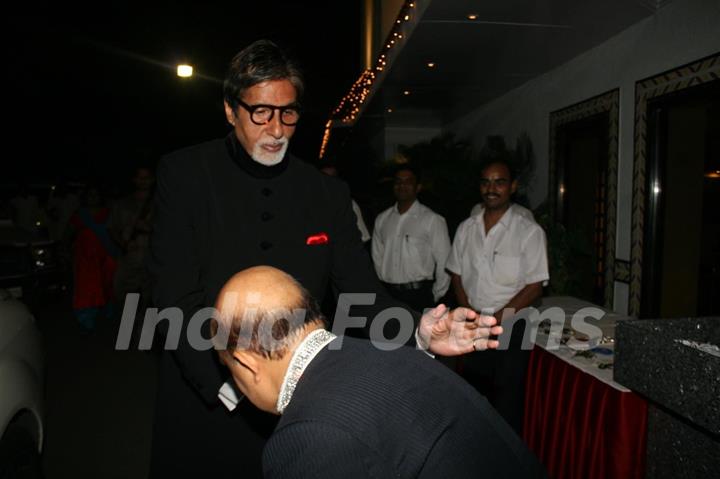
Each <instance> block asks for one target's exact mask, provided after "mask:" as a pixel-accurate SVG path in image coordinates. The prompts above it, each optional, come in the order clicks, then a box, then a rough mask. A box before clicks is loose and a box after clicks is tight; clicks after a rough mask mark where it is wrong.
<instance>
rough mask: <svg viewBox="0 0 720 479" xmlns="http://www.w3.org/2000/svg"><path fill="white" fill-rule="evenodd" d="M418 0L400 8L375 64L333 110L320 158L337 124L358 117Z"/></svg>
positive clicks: (348, 121)
mask: <svg viewBox="0 0 720 479" xmlns="http://www.w3.org/2000/svg"><path fill="white" fill-rule="evenodd" d="M416 4H417V0H416V1H413V2H405V4H404V5H403V7H402V8H401V9H400V12H399V14H398V17H397V19H396V20H395V25H394V26H393V30H392V31H391V32H390V33H389V34H388V38H387V40H386V42H385V44H384V45H383V48H382V51H381V52H380V55H379V56H378V58H377V60H376V61H375V65H374V66H373V67H371V68H370V69H367V70H363V72H362V73H361V74H360V77H359V78H358V79H357V80H355V83H353V85H352V86H351V87H350V91H348V93H347V94H346V95H345V96H344V97H343V98H342V99H341V100H340V103H339V104H338V106H337V107H336V108H335V109H334V110H333V112H332V114H331V116H330V118H331V119H330V120H329V121H328V122H327V124H326V125H325V133H324V135H323V140H322V144H321V146H320V158H322V157H323V155H324V154H325V152H326V149H327V144H328V142H329V141H330V135H331V131H332V129H333V128H334V127H335V126H350V125H351V124H352V123H354V122H355V120H356V119H357V118H358V115H359V114H360V111H361V109H362V107H363V105H364V104H365V102H366V101H367V99H368V95H369V94H370V92H371V91H372V88H373V84H374V83H375V80H376V79H377V76H378V75H379V74H380V73H381V72H383V71H384V70H385V67H386V66H387V58H388V57H389V55H390V52H391V51H392V49H393V48H395V47H397V46H398V45H400V44H401V43H402V42H401V41H400V40H402V39H403V37H404V34H403V31H402V29H403V28H405V26H404V22H403V20H404V21H405V22H408V21H410V19H411V18H412V17H411V16H410V14H409V11H410V9H412V8H415V6H416Z"/></svg>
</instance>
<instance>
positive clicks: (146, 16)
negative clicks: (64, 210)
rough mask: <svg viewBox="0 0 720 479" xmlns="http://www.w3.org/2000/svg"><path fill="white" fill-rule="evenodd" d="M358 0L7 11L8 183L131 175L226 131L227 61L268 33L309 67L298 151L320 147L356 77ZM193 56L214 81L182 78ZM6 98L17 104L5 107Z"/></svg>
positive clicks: (43, 6)
mask: <svg viewBox="0 0 720 479" xmlns="http://www.w3.org/2000/svg"><path fill="white" fill-rule="evenodd" d="M361 4H362V2H360V1H358V0H342V1H337V0H327V1H312V2H303V1H291V0H288V1H264V2H247V1H235V2H218V1H204V2H190V1H185V0H183V1H175V2H168V1H150V2H137V1H135V0H132V1H130V2H128V1H116V0H110V1H98V2H93V3H84V2H83V3H77V2H70V3H66V2H52V3H49V2H45V3H42V2H41V3H29V2H25V4H24V5H20V6H17V5H16V6H13V7H12V8H13V9H14V11H12V10H11V11H5V12H4V14H3V16H4V17H5V22H7V23H8V25H7V27H6V28H5V29H4V32H3V34H2V35H3V36H4V37H5V38H4V41H3V50H4V55H3V61H4V62H5V64H6V66H5V68H4V70H5V72H6V74H5V75H4V77H5V79H4V80H3V83H4V84H5V89H4V95H3V96H4V100H5V108H4V109H3V110H4V111H3V113H4V116H5V121H4V123H5V124H6V125H8V126H5V127H4V128H3V130H4V131H3V136H4V137H5V141H4V143H5V154H4V155H3V157H4V158H3V174H2V179H1V181H2V182H3V183H7V182H8V181H16V180H17V179H22V178H24V179H26V180H29V181H45V180H51V179H53V178H57V177H58V176H64V177H66V178H69V179H80V180H83V179H85V178H89V177H96V178H97V177H98V176H99V177H101V178H105V179H107V178H113V177H117V176H118V175H123V174H125V173H126V171H127V170H128V169H129V168H131V167H132V165H134V164H136V163H138V162H153V161H156V160H157V159H158V158H159V157H160V156H161V155H162V154H163V153H167V152H170V151H173V150H175V149H177V148H181V147H184V146H188V145H192V144H194V143H198V142H201V141H205V140H208V139H212V138H216V137H219V136H223V135H225V134H226V133H227V132H228V131H229V126H228V125H227V124H226V122H225V119H224V112H223V110H222V84H221V80H222V78H223V77H224V74H225V69H226V66H227V64H228V62H229V61H230V59H231V58H232V57H233V55H234V54H235V53H236V52H238V51H239V50H241V49H242V48H243V47H245V46H246V45H248V44H249V43H251V42H252V41H254V40H257V39H260V38H269V39H271V40H273V41H276V42H277V43H279V44H280V45H281V46H283V47H285V48H286V49H288V50H289V51H290V53H291V54H292V55H293V56H294V57H296V58H297V59H298V60H299V61H300V64H301V66H302V68H303V70H304V71H305V74H306V84H307V88H306V90H307V93H306V98H305V102H304V108H305V109H304V116H303V119H302V120H301V124H300V126H299V127H298V130H297V132H296V134H295V137H294V139H293V142H292V143H291V149H292V150H293V151H294V152H295V153H296V154H298V155H300V156H302V157H303V158H305V159H308V160H311V161H313V160H315V159H316V158H317V155H318V150H319V147H320V141H321V138H322V133H323V128H324V124H325V122H326V121H327V119H328V117H329V114H330V112H331V110H332V109H333V108H334V107H335V106H336V105H337V103H338V102H339V100H340V98H341V97H342V96H343V95H344V94H345V92H347V90H348V89H349V87H350V85H351V84H352V83H353V81H354V80H355V79H356V78H357V77H358V76H359V74H360V71H361V68H362V65H361V62H360V58H361V46H360V38H361V27H360V19H361ZM179 62H188V63H190V64H192V65H193V66H194V67H195V71H196V73H199V74H200V75H203V76H205V77H207V78H198V77H193V78H192V79H190V80H183V79H180V78H178V77H177V76H176V74H175V69H174V68H175V65H176V64H177V63H179ZM8 105H9V108H8Z"/></svg>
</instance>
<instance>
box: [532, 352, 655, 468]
mask: <svg viewBox="0 0 720 479" xmlns="http://www.w3.org/2000/svg"><path fill="white" fill-rule="evenodd" d="M646 434H647V403H646V402H645V400H643V399H642V398H640V397H639V396H638V395H636V394H634V393H632V392H622V391H620V390H618V389H615V388H613V387H611V386H609V385H608V384H605V383H603V382H602V381H599V380H598V379H596V378H594V377H592V376H591V375H589V374H586V373H584V372H582V371H580V370H579V369H577V368H575V367H573V366H571V365H570V364H568V363H567V362H565V361H563V360H562V359H560V358H558V357H556V356H554V355H553V354H551V353H549V352H547V351H545V350H543V349H542V348H539V347H537V346H536V347H535V348H534V349H533V351H532V353H531V357H530V364H529V367H528V375H527V387H526V395H525V422H524V434H523V436H524V439H525V442H526V443H527V444H528V446H529V447H530V449H532V450H533V451H534V452H535V454H536V455H537V456H538V457H539V458H540V461H541V462H542V463H543V464H544V465H545V467H546V468H547V471H548V473H549V474H550V477H552V478H554V479H575V478H577V479H580V478H582V479H601V478H602V479H605V478H607V479H632V478H636V479H644V477H645V441H646Z"/></svg>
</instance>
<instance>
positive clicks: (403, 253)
mask: <svg viewBox="0 0 720 479" xmlns="http://www.w3.org/2000/svg"><path fill="white" fill-rule="evenodd" d="M420 189H421V185H420V182H419V174H418V172H417V170H415V169H414V168H413V167H412V166H409V165H403V166H401V167H399V168H398V170H397V171H396V172H395V184H394V186H393V192H394V194H395V199H396V200H397V203H395V205H394V206H392V207H390V208H388V209H387V210H385V211H383V212H382V213H380V214H379V215H378V217H377V218H376V220H375V228H374V230H373V236H372V258H373V263H374V264H375V271H376V272H377V275H378V277H379V278H380V280H381V281H382V282H383V283H384V285H385V287H386V288H387V289H388V291H389V292H390V294H391V295H392V296H393V297H395V298H396V299H398V300H400V301H403V302H404V303H407V304H408V305H409V306H411V307H412V308H415V309H416V310H418V311H422V308H425V307H427V305H428V304H434V303H436V302H437V301H438V300H439V299H440V298H441V297H442V296H443V295H444V294H445V292H446V291H447V290H448V288H449V287H450V277H449V276H448V274H447V273H446V271H445V261H446V260H447V256H448V253H449V252H450V237H449V236H448V231H447V225H446V224H445V219H444V218H443V217H442V216H440V215H439V214H437V213H435V212H434V211H433V210H431V209H430V208H428V207H427V206H425V205H423V204H421V203H420V202H419V201H417V194H418V193H419V192H420Z"/></svg>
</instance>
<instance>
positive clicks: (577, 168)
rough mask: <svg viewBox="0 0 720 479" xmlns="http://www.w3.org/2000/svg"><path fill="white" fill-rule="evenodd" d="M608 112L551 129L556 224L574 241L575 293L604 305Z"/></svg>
mask: <svg viewBox="0 0 720 479" xmlns="http://www.w3.org/2000/svg"><path fill="white" fill-rule="evenodd" d="M608 129H609V114H608V113H600V114H598V115H593V116H591V117H588V118H584V119H582V120H577V121H573V122H569V123H565V124H564V125H562V126H560V127H559V128H558V129H557V139H556V141H557V152H558V163H557V165H558V176H557V178H558V185H557V191H559V195H560V196H559V198H558V200H559V201H558V204H557V213H558V219H559V221H560V222H561V223H562V224H563V225H564V226H565V228H566V229H567V230H568V232H569V233H570V235H569V237H571V238H577V241H578V242H579V243H580V244H579V245H577V246H576V248H575V249H576V250H577V251H579V252H581V254H578V255H577V256H576V257H574V258H572V262H573V265H572V266H573V268H574V269H575V270H576V273H577V274H576V277H577V278H578V284H577V291H576V292H575V295H576V296H578V297H580V298H582V299H585V300H588V301H591V302H593V303H595V304H604V302H605V246H606V245H605V230H606V224H605V222H606V205H607V201H606V200H607V167H608V151H609V150H608Z"/></svg>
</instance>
